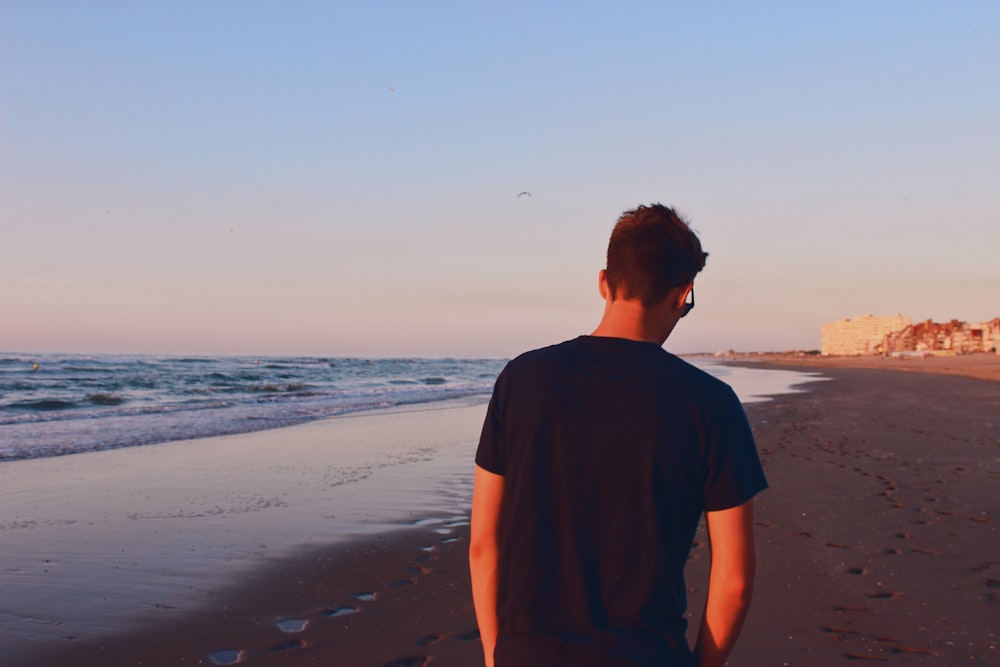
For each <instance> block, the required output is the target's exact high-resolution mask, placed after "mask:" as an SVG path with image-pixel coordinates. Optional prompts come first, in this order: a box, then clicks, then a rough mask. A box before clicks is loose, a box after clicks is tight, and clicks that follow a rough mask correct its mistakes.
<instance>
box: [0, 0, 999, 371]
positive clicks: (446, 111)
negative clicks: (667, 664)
mask: <svg viewBox="0 0 1000 667" xmlns="http://www.w3.org/2000/svg"><path fill="white" fill-rule="evenodd" d="M615 4H617V3H615ZM621 4H622V6H616V7H612V6H611V5H612V3H605V2H504V3H492V4H487V3H465V2H413V1H407V2H361V1H358V2H351V3H347V2H336V3H335V2H325V3H324V2H296V3H287V2H266V3H265V2H243V1H241V2H193V1H192V2H141V1H140V2H136V1H128V2H126V1H124V0H123V1H121V2H86V3H83V2H46V1H39V0H30V1H23V2H21V1H13V0H2V2H0V350H7V351H29V352H32V351H39V352H40V351H67V352H77V351H79V352H137V351H138V352H180V353H206V354H218V353H249V354H269V353H271V354H298V353H302V354H328V355H380V356H383V355H432V356H438V355H454V356H470V355H483V356H509V355H512V354H516V353H517V352H519V351H521V350H523V349H525V348H529V347H534V346H538V345H543V344H547V343H550V342H555V341H558V340H562V339H565V338H569V337H572V336H575V335H577V334H578V333H586V332H589V331H590V330H591V329H592V328H593V327H594V325H595V324H596V323H597V320H598V318H599V315H600V312H601V308H602V303H601V301H600V299H599V296H598V293H597V272H598V270H599V269H600V268H601V267H602V266H603V253H604V249H605V244H606V242H607V236H608V234H609V232H610V230H611V227H612V226H613V224H614V221H615V219H616V218H617V216H618V215H619V214H620V213H621V212H622V211H623V210H625V209H627V208H631V207H633V206H635V205H636V204H640V203H648V202H653V201H662V202H664V203H667V204H671V205H674V206H676V207H677V208H678V209H679V210H680V211H681V212H682V213H683V214H685V215H686V217H687V218H688V219H689V220H690V222H691V224H692V226H693V227H694V228H696V229H697V230H698V231H699V232H700V235H701V238H702V241H703V244H704V245H705V247H706V249H707V250H708V251H709V252H710V253H711V257H710V260H709V265H708V266H707V267H706V269H705V271H704V272H703V273H702V274H701V276H700V277H699V278H698V280H697V296H698V307H697V309H696V310H695V312H694V313H693V314H692V315H691V316H690V317H688V318H687V319H685V320H684V322H682V323H681V326H680V327H679V328H678V329H677V331H676V332H675V334H674V336H673V337H672V338H671V340H670V341H668V343H667V348H668V349H670V350H672V351H676V352H694V351H709V352H712V351H717V350H725V349H728V348H734V349H737V350H777V349H789V348H817V347H818V346H819V331H820V324H821V323H822V322H824V321H828V320H834V319H840V318H843V317H849V316H854V315H861V314H865V313H872V314H877V315H879V314H881V315H889V314H895V313H897V312H898V313H902V314H904V315H909V316H910V317H912V318H914V320H922V319H927V318H932V319H935V320H947V319H951V318H958V319H964V320H968V321H979V320H983V319H988V318H992V317H996V316H1000V262H998V259H997V257H998V251H1000V196H998V194H997V193H998V177H1000V39H998V37H997V36H998V34H1000V3H995V2H956V3H945V2H931V3H924V2H889V1H885V2H838V3H805V2H763V3H751V2H746V3H688V2H683V3H681V2H631V3H621ZM522 191H529V192H531V196H530V197H527V196H523V197H518V196H517V195H518V193H519V192H522Z"/></svg>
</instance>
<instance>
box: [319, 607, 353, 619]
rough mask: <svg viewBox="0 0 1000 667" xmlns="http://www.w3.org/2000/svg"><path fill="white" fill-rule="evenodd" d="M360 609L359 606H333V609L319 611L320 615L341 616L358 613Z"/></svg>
mask: <svg viewBox="0 0 1000 667" xmlns="http://www.w3.org/2000/svg"><path fill="white" fill-rule="evenodd" d="M358 611H359V610H358V608H357V607H333V608H331V609H324V610H323V611H321V612H320V613H319V615H320V616H326V617H328V618H339V617H341V616H350V615H351V614H356V613H358Z"/></svg>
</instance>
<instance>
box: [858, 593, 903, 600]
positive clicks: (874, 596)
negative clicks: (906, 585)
mask: <svg viewBox="0 0 1000 667" xmlns="http://www.w3.org/2000/svg"><path fill="white" fill-rule="evenodd" d="M901 596H902V593H897V592H896V591H875V592H874V593H867V594H866V595H865V597H866V598H872V599H873V600H890V599H892V598H898V597H901Z"/></svg>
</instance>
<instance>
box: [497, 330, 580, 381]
mask: <svg viewBox="0 0 1000 667" xmlns="http://www.w3.org/2000/svg"><path fill="white" fill-rule="evenodd" d="M579 340H580V339H579V338H574V339H572V340H565V341H563V342H561V343H555V344H553V345H547V346H545V347H539V348H536V349H534V350H528V351H527V352H522V353H521V354H519V355H517V356H516V357H514V358H513V359H511V360H510V361H508V362H507V365H506V366H505V367H504V370H503V374H504V375H508V376H509V375H517V374H521V373H531V372H532V371H535V370H540V369H543V368H551V367H554V366H562V365H564V364H571V363H573V360H574V359H576V358H578V356H579V354H580V350H579Z"/></svg>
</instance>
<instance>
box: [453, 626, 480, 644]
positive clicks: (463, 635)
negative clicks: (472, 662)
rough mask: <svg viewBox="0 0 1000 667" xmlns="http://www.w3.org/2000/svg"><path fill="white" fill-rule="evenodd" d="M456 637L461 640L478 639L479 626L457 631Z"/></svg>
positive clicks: (470, 640)
mask: <svg viewBox="0 0 1000 667" xmlns="http://www.w3.org/2000/svg"><path fill="white" fill-rule="evenodd" d="M458 638H459V639H461V640H462V641H463V642H472V641H479V628H473V629H472V630H466V631H465V632H460V633H458Z"/></svg>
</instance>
